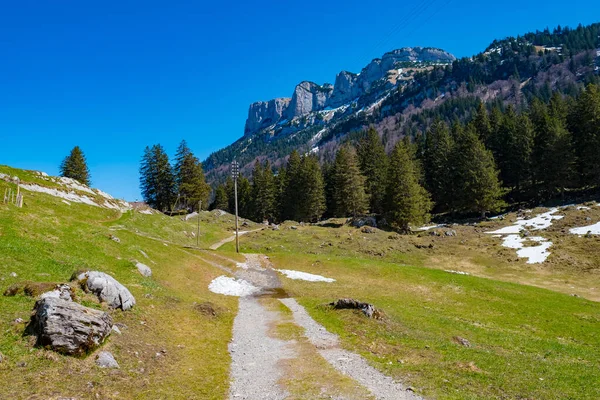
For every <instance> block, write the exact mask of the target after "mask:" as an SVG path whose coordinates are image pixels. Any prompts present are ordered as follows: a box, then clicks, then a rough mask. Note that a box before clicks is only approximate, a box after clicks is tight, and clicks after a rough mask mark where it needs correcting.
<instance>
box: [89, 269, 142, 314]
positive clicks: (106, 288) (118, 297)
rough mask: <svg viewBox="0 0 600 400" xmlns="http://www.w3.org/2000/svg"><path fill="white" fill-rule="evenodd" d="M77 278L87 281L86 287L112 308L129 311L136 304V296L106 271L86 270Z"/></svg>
mask: <svg viewBox="0 0 600 400" xmlns="http://www.w3.org/2000/svg"><path fill="white" fill-rule="evenodd" d="M77 279H78V280H79V281H81V282H85V287H86V288H87V289H88V290H89V291H90V292H92V293H94V294H95V295H96V296H98V298H99V299H100V301H104V302H106V303H107V304H108V305H109V307H111V308H120V309H122V310H123V311H127V310H129V309H130V308H131V307H133V306H134V305H135V298H134V297H133V295H132V294H131V293H130V292H129V290H128V289H127V288H126V287H125V286H123V285H121V284H120V283H119V282H118V281H117V280H116V279H115V278H113V277H112V276H110V275H107V274H105V273H104V272H98V271H88V272H84V273H82V274H80V275H78V276H77Z"/></svg>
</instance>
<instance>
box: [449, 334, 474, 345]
mask: <svg viewBox="0 0 600 400" xmlns="http://www.w3.org/2000/svg"><path fill="white" fill-rule="evenodd" d="M453 339H454V341H455V342H456V343H458V344H462V345H463V346H465V347H471V342H469V341H468V340H467V339H465V338H463V337H460V336H454V338H453Z"/></svg>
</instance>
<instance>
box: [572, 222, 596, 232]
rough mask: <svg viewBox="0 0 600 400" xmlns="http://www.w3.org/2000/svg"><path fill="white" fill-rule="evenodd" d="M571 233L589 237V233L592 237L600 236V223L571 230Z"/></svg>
mask: <svg viewBox="0 0 600 400" xmlns="http://www.w3.org/2000/svg"><path fill="white" fill-rule="evenodd" d="M569 232H571V233H572V234H574V235H587V234H588V233H589V234H591V235H600V222H597V223H595V224H593V225H588V226H582V227H579V228H571V229H569Z"/></svg>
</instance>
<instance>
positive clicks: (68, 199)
mask: <svg viewBox="0 0 600 400" xmlns="http://www.w3.org/2000/svg"><path fill="white" fill-rule="evenodd" d="M33 174H34V175H35V176H36V177H37V178H39V179H41V180H44V181H47V182H48V183H49V185H48V186H45V185H41V184H38V183H29V182H26V181H23V180H22V179H20V178H19V177H18V176H12V177H11V176H9V175H7V174H3V173H0V179H2V180H5V181H7V182H12V183H19V187H20V188H21V189H23V190H26V191H29V192H35V193H44V194H47V195H50V196H53V197H58V198H60V199H62V200H63V203H64V204H67V205H70V204H71V203H81V204H87V205H89V206H94V207H101V208H109V209H112V210H118V211H121V212H125V211H129V210H131V209H132V206H131V204H129V203H128V202H126V201H124V200H117V199H115V198H114V197H113V196H111V195H110V194H108V193H105V192H103V191H102V190H99V189H92V188H90V187H89V186H87V185H84V184H82V183H80V182H78V181H77V180H75V179H71V178H66V177H53V176H49V175H48V174H47V173H45V172H41V171H34V172H33Z"/></svg>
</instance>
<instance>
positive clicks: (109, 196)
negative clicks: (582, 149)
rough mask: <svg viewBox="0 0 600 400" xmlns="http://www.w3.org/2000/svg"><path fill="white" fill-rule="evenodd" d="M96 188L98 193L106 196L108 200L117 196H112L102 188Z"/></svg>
mask: <svg viewBox="0 0 600 400" xmlns="http://www.w3.org/2000/svg"><path fill="white" fill-rule="evenodd" d="M95 190H96V193H97V194H99V195H100V196H102V197H104V198H105V199H107V200H114V199H115V198H114V197H112V196H111V195H110V194H108V193H105V192H103V191H102V190H100V189H95Z"/></svg>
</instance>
